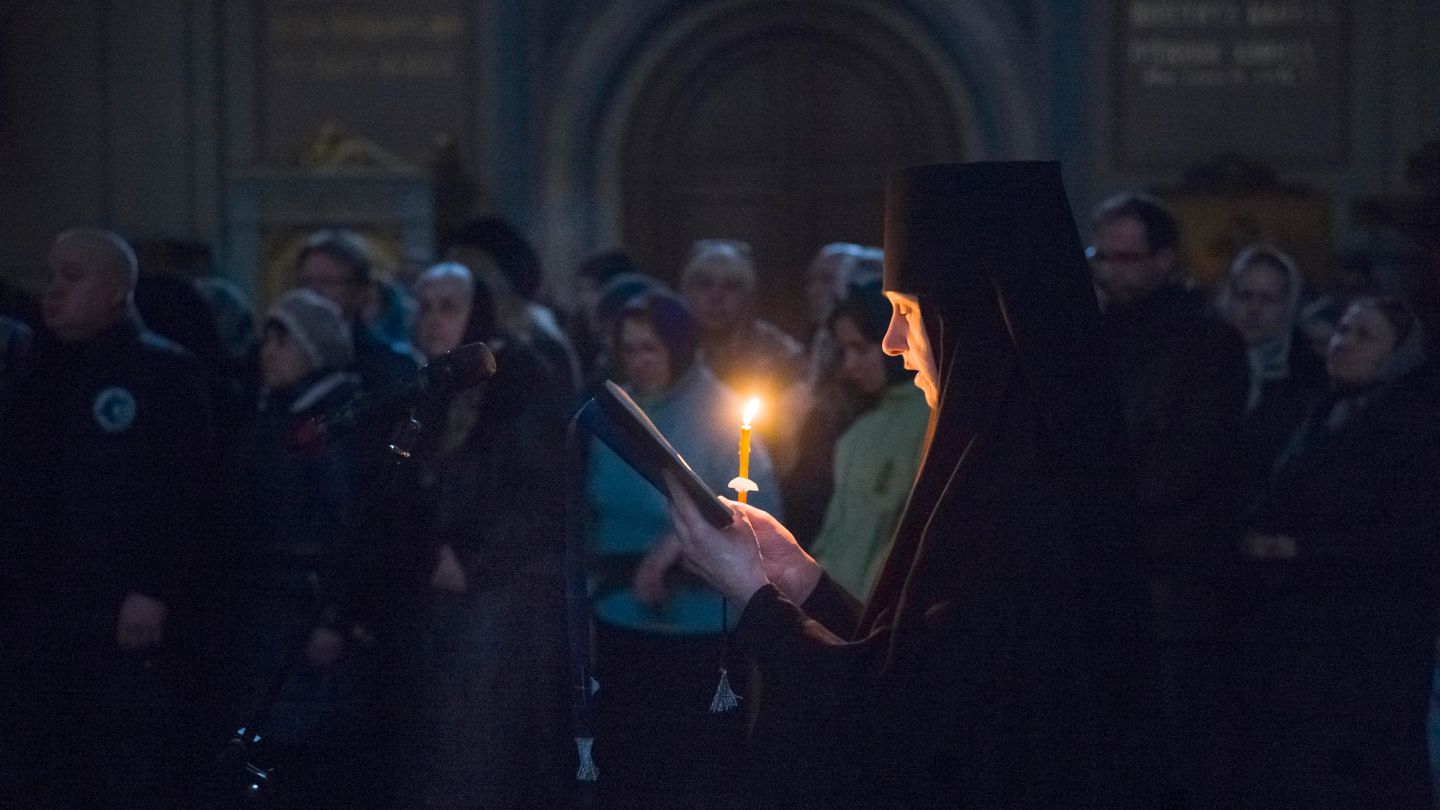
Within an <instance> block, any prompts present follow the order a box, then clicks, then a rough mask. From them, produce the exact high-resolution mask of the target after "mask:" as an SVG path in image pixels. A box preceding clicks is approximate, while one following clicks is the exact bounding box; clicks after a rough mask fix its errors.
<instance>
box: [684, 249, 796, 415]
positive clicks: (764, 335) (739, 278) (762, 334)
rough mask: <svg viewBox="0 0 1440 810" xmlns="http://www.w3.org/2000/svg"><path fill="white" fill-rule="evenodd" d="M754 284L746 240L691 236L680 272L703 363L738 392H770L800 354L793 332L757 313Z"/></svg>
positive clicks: (788, 379) (790, 375)
mask: <svg viewBox="0 0 1440 810" xmlns="http://www.w3.org/2000/svg"><path fill="white" fill-rule="evenodd" d="M755 286H756V278H755V264H754V262H753V261H752V260H751V257H750V246H749V245H747V244H745V243H744V242H736V241H733V240H728V239H702V240H700V241H698V242H696V243H695V245H694V247H693V248H692V249H691V252H690V260H689V261H688V262H686V264H685V269H684V271H683V272H682V273H681V276H680V292H681V294H682V295H684V296H685V300H686V302H687V303H689V304H690V308H691V309H692V310H693V311H694V313H695V319H696V320H697V321H698V322H699V323H700V348H701V353H702V357H703V358H704V360H705V363H706V365H708V366H709V367H710V370H711V371H713V372H714V373H715V376H716V377H719V378H720V379H721V381H723V382H724V383H725V384H726V385H729V386H730V387H731V388H732V389H734V390H735V391H736V393H739V394H740V395H742V396H748V395H749V394H751V393H752V392H768V393H770V395H771V396H772V397H774V396H778V395H779V394H780V393H781V392H783V391H784V390H785V389H786V388H787V387H788V386H789V385H790V384H791V383H792V382H794V381H795V380H796V378H797V377H798V376H799V374H800V369H801V366H802V364H803V363H804V354H803V351H802V349H801V348H800V344H798V343H796V342H795V339H794V338H792V337H790V336H789V335H787V334H785V333H784V332H782V331H780V329H779V328H778V327H776V326H775V325H774V324H771V323H769V322H767V321H763V320H760V318H759V317H757V316H756V314H755Z"/></svg>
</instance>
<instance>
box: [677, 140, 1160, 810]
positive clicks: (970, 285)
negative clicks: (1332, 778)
mask: <svg viewBox="0 0 1440 810" xmlns="http://www.w3.org/2000/svg"><path fill="white" fill-rule="evenodd" d="M1082 266H1083V257H1082V252H1081V247H1080V241H1079V238H1078V236H1077V235H1076V232H1075V230H1074V225H1073V222H1072V221H1071V218H1070V211H1069V206H1068V204H1067V202H1066V200H1065V195H1064V191H1063V186H1062V185H1061V181H1060V175H1059V168H1058V166H1057V165H1056V164H1053V163H980V164H959V165H946V166H927V167H918V168H915V169H909V170H905V171H903V172H900V173H898V174H897V175H895V176H892V178H891V182H890V186H889V188H888V192H887V209H886V227H885V279H884V285H885V291H886V293H887V297H889V298H890V300H891V303H892V305H893V307H894V315H893V317H892V320H891V323H890V329H889V331H888V332H887V334H886V336H885V340H884V346H885V348H886V351H887V352H888V353H891V354H898V355H901V356H902V357H904V358H905V361H906V365H907V366H909V367H912V368H915V369H916V371H917V373H916V385H918V386H919V387H920V389H921V390H922V391H924V392H925V395H926V399H927V401H928V402H929V403H930V405H931V407H932V409H933V411H934V414H935V415H934V418H933V420H932V430H931V435H930V439H929V443H928V446H927V450H926V453H925V457H924V460H923V461H922V466H921V471H920V474H919V477H918V478H917V480H916V482H915V486H914V489H913V491H912V493H911V496H910V500H909V503H908V505H907V507H906V510H905V513H904V515H903V516H902V517H901V520H900V524H899V528H898V529H897V531H896V534H895V539H894V542H893V544H892V546H891V550H890V553H889V556H888V558H887V560H886V563H885V565H884V567H883V570H882V573H881V574H880V579H879V581H878V582H877V583H876V586H875V588H874V590H873V591H872V594H871V596H870V599H869V600H868V601H867V602H866V604H865V605H863V606H861V605H858V604H856V603H855V602H854V600H853V599H851V598H849V596H848V595H847V594H845V593H844V591H843V590H841V589H839V588H837V587H836V586H835V585H834V583H833V582H831V581H830V580H829V579H828V578H827V577H825V576H824V573H823V571H821V570H820V569H819V568H818V567H817V566H816V565H815V564H814V561H813V560H811V559H810V558H809V557H808V556H807V555H806V554H804V552H803V551H801V550H800V548H799V546H798V545H796V544H795V542H794V538H793V537H791V536H790V535H789V533H788V531H786V530H785V529H784V527H783V526H780V525H779V524H778V523H777V522H776V521H774V520H773V519H772V518H770V517H769V516H767V515H766V514H765V513H763V512H761V511H759V510H756V509H753V508H749V507H748V506H741V505H738V504H736V505H733V508H734V509H735V513H736V522H735V523H734V524H733V525H732V526H730V527H729V528H727V529H725V530H717V529H714V528H713V527H711V526H710V525H709V524H708V523H706V522H705V521H704V520H703V518H701V517H700V516H699V513H698V511H697V510H696V509H695V506H694V504H693V502H691V501H689V500H688V498H687V496H685V495H684V494H683V492H682V491H679V490H675V489H673V488H672V495H671V497H672V500H673V501H674V502H675V511H676V519H675V524H676V528H677V531H678V532H679V533H680V535H681V538H682V542H683V543H684V551H685V555H686V557H687V559H688V560H689V561H690V563H691V564H692V565H693V566H694V567H695V568H696V569H697V570H699V571H701V572H702V573H703V574H704V575H705V576H706V577H707V578H708V579H709V580H710V581H711V582H712V583H714V584H715V585H716V587H718V588H719V589H720V590H721V591H722V592H724V593H727V594H728V595H729V596H730V597H731V598H732V599H733V600H734V601H735V603H736V604H737V605H742V606H743V613H742V615H741V618H740V624H739V627H738V628H737V637H738V638H739V639H740V641H741V643H742V644H743V646H744V647H745V649H747V651H749V652H750V653H751V654H752V655H753V656H754V658H755V660H756V662H757V665H758V667H759V672H760V677H761V682H762V687H761V694H760V696H759V702H760V704H761V705H760V706H759V707H758V712H757V714H756V721H755V744H756V750H757V754H758V756H757V762H758V763H760V764H761V767H762V768H763V773H764V776H765V777H766V778H765V779H764V780H763V785H764V788H765V793H764V795H762V796H761V797H760V798H759V799H758V802H759V803H760V804H761V805H762V806H777V807H778V806H805V807H977V808H979V807H985V808H989V807H1105V806H1127V807H1128V806H1145V802H1146V801H1147V799H1149V798H1150V797H1149V796H1147V795H1146V793H1145V791H1144V785H1145V784H1146V781H1147V779H1148V774H1149V769H1148V768H1147V767H1144V763H1143V762H1142V761H1141V759H1140V757H1139V755H1138V753H1137V752H1136V751H1134V750H1130V749H1128V748H1127V747H1128V746H1132V745H1136V744H1140V745H1143V744H1144V742H1143V741H1144V740H1145V739H1146V735H1145V734H1143V733H1138V732H1139V730H1140V728H1141V725H1142V724H1141V720H1142V715H1141V713H1140V707H1139V706H1138V705H1137V704H1136V703H1135V702H1134V701H1136V700H1137V698H1138V696H1139V695H1141V694H1143V693H1144V691H1145V690H1144V689H1143V687H1142V684H1143V671H1144V666H1143V658H1144V656H1143V650H1144V644H1143V640H1144V626H1145V621H1144V608H1145V604H1146V603H1145V599H1144V593H1143V588H1141V587H1140V586H1139V583H1138V582H1137V581H1136V578H1135V575H1134V574H1133V573H1128V572H1127V571H1126V570H1125V568H1126V566H1129V565H1132V564H1133V563H1132V561H1131V560H1130V559H1129V557H1130V556H1131V555H1132V554H1133V549H1131V548H1130V543H1129V537H1130V533H1129V532H1128V531H1127V530H1126V527H1125V519H1124V517H1125V516H1124V513H1123V511H1122V509H1121V508H1120V507H1121V506H1122V505H1123V503H1124V502H1123V496H1124V493H1125V487H1124V486H1123V476H1124V468H1123V465H1122V464H1121V463H1120V459H1119V458H1118V457H1117V454H1116V450H1115V448H1116V447H1117V446H1118V439H1119V428H1120V424H1119V420H1118V412H1117V409H1116V406H1115V403H1114V401H1113V400H1112V399H1111V396H1112V394H1111V387H1110V386H1109V385H1108V384H1107V383H1106V379H1107V377H1106V367H1105V362H1104V357H1103V354H1102V352H1101V348H1100V346H1099V345H1098V344H1097V343H1096V341H1095V335H1096V329H1095V324H1096V320H1097V317H1096V313H1095V305H1094V298H1093V296H1092V294H1091V291H1090V289H1089V285H1088V284H1087V282H1086V280H1085V278H1084V274H1083V272H1082ZM751 710H752V711H756V709H755V708H754V707H752V709H751Z"/></svg>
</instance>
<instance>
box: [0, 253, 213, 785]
mask: <svg viewBox="0 0 1440 810" xmlns="http://www.w3.org/2000/svg"><path fill="white" fill-rule="evenodd" d="M48 262H49V268H50V278H49V282H48V284H47V285H46V287H45V292H44V297H43V299H42V315H43V326H44V328H43V329H42V330H41V332H40V334H39V336H38V338H37V347H36V356H35V360H34V363H33V366H32V367H31V369H30V371H29V373H28V374H27V375H26V376H25V377H24V378H23V379H22V380H20V382H19V383H18V385H17V388H16V390H15V392H14V398H13V400H12V404H11V408H10V410H9V412H8V414H7V418H6V420H5V422H4V424H3V425H0V447H4V448H5V455H6V460H5V464H4V465H0V492H3V493H4V496H3V497H0V526H3V527H4V528H3V531H0V553H3V555H4V557H5V566H4V567H5V574H4V576H5V579H6V580H7V581H6V582H5V586H6V587H5V591H6V598H7V600H8V603H7V604H6V608H7V610H6V612H7V614H9V615H6V616H5V617H3V618H4V619H5V621H6V625H7V632H14V633H16V636H17V637H16V638H15V639H14V640H13V641H14V646H13V647H10V648H8V649H7V650H6V653H7V655H9V654H15V655H16V660H15V661H14V662H7V663H6V664H5V666H4V668H5V669H6V670H10V671H9V672H7V676H8V677H15V678H16V682H15V683H13V684H11V685H10V686H11V689H7V698H9V699H11V700H14V701H15V703H16V705H15V706H14V707H13V709H14V711H13V712H5V715H6V716H5V718H4V720H3V722H5V723H15V724H17V725H18V726H20V727H19V728H17V729H14V731H15V732H16V733H17V734H18V735H19V736H18V739H22V740H27V741H28V742H27V744H26V745H24V746H23V747H21V748H20V750H18V751H17V752H14V753H15V754H16V755H17V756H19V757H20V761H19V768H18V773H17V774H16V776H17V777H18V780H19V781H18V782H10V783H8V784H7V785H5V786H3V787H0V791H5V790H16V791H18V792H19V796H17V797H16V798H17V799H18V800H19V802H20V803H19V804H10V805H9V806H41V805H43V806H73V807H79V806H100V805H99V804H96V803H97V802H99V803H103V804H104V805H105V806H111V805H110V803H112V802H113V803H114V804H115V805H116V806H120V805H123V806H159V805H161V804H162V803H164V802H168V801H171V800H173V799H174V798H175V795H176V794H175V793H174V792H173V781H174V774H175V773H176V771H177V765H176V763H175V761H174V760H173V756H172V754H173V748H172V747H171V746H173V744H174V742H175V740H174V738H173V734H174V731H175V729H176V726H177V724H176V723H175V721H174V718H173V717H172V716H170V714H169V712H170V711H171V710H172V709H173V708H174V706H175V700H174V697H175V695H174V692H173V690H174V687H175V685H176V681H175V677H174V676H175V671H174V669H175V666H176V664H177V663H178V661H179V660H180V658H179V657H178V656H177V642H178V639H179V637H180V636H182V635H183V633H182V632H179V631H180V630H181V629H182V628H184V627H186V626H187V624H188V622H187V620H188V619H189V618H190V616H191V611H190V610H189V607H190V605H191V604H192V603H193V601H194V595H195V590H196V583H195V582H194V579H193V578H194V569H193V567H191V566H190V563H191V562H193V561H194V559H195V555H196V550H197V548H198V546H199V545H200V542H201V540H202V538H203V537H205V535H206V528H205V526H204V525H202V524H200V522H199V521H198V520H197V517H198V513H199V510H198V505H199V502H200V499H201V497H202V491H201V490H202V487H203V482H204V481H205V480H206V479H207V470H209V469H210V468H211V466H212V459H211V458H210V457H209V455H210V454H209V451H210V448H211V447H212V443H213V436H212V431H211V426H210V422H209V415H210V413H211V411H210V404H209V402H208V398H207V395H206V388H205V385H204V382H203V379H202V377H201V374H200V372H199V370H198V368H197V366H196V365H195V363H194V361H193V359H192V358H191V357H190V356H189V355H188V354H186V353H185V352H184V351H183V350H182V349H180V348H179V347H177V346H175V345H174V344H172V343H170V342H168V341H166V340H164V339H163V338H160V337H158V336H156V335H154V334H153V333H151V332H149V331H148V330H146V329H145V327H144V325H143V324H142V323H141V321H140V319H139V316H138V315H137V314H136V310H135V303H134V290H135V281H136V276H137V268H136V261H135V254H134V253H133V252H131V249H130V247H129V246H128V245H127V244H126V243H125V242H124V241H123V240H122V239H121V238H120V237H118V236H116V235H115V234H113V233H111V232H109V231H104V230H99V229H95V228H77V229H74V230H69V231H66V232H64V233H62V234H60V236H59V237H57V238H56V239H55V242H54V243H53V245H52V246H51V248H50V253H49V257H48ZM12 667H13V669H12ZM0 736H10V735H9V734H8V733H3V732H0ZM12 739H14V737H12ZM0 798H3V795H0ZM0 803H3V802H0Z"/></svg>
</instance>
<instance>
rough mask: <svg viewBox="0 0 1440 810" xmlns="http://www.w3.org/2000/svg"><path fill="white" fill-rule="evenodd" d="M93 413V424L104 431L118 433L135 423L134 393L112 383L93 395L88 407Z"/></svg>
mask: <svg viewBox="0 0 1440 810" xmlns="http://www.w3.org/2000/svg"><path fill="white" fill-rule="evenodd" d="M90 411H91V413H93V414H94V415H95V424H97V425H99V426H100V429H101V430H103V431H105V432H106V433H120V432H121V431H124V430H127V429H129V427H130V426H131V425H133V424H135V411H136V407H135V395H134V394H132V393H130V392H129V391H128V390H126V389H124V388H121V387H119V386H118V385H112V386H110V387H109V388H106V389H105V390H103V391H101V392H100V394H99V395H98V396H96V397H95V405H94V406H93V407H92V408H91V409H90Z"/></svg>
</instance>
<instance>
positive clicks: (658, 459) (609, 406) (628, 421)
mask: <svg viewBox="0 0 1440 810" xmlns="http://www.w3.org/2000/svg"><path fill="white" fill-rule="evenodd" d="M576 419H577V420H578V421H579V423H580V425H581V426H582V427H584V428H585V429H586V430H588V431H590V433H591V434H592V435H594V436H595V438H597V439H599V440H600V441H602V442H604V443H605V445H606V446H607V447H609V448H610V449H611V450H613V451H615V455H617V456H619V457H620V458H621V459H622V460H623V461H624V462H625V463H626V464H629V465H630V466H631V467H632V468H633V469H634V470H635V472H638V473H640V475H641V476H642V477H644V479H645V480H646V481H649V482H650V483H651V485H652V486H654V487H655V488H656V489H658V490H660V493H661V494H662V495H667V497H668V494H667V493H666V492H665V478H664V477H663V473H664V472H665V471H667V470H668V471H669V472H670V474H671V475H672V476H674V478H675V480H676V481H679V482H680V486H681V487H682V488H684V489H685V491H686V492H688V493H690V497H691V498H692V499H694V501H695V504H696V505H697V506H698V507H700V514H702V515H704V517H705V519H706V520H707V521H709V523H710V525H712V526H715V527H716V528H720V529H723V528H725V527H726V526H729V525H730V524H731V522H733V521H734V515H733V514H732V513H731V511H730V507H728V506H726V505H725V504H723V503H721V502H720V498H719V497H718V496H717V495H716V494H715V492H714V491H713V490H711V489H710V487H709V486H707V485H706V484H705V482H704V481H702V480H700V476H698V475H696V474H695V471H694V470H692V469H690V465H689V464H686V463H685V459H684V458H681V456H680V454H679V453H677V452H675V448H674V447H672V446H671V445H670V442H669V440H667V439H666V438H665V436H664V434H662V433H661V432H660V430H659V429H658V428H656V427H655V423H654V422H651V421H650V417H648V416H646V415H645V412H644V411H642V410H640V406H639V405H636V404H635V400H633V399H631V398H630V395H629V394H627V393H625V390H624V389H622V388H621V387H620V386H618V385H616V384H615V383H613V382H611V381H610V380H606V381H605V384H604V386H602V387H601V389H600V391H599V393H597V394H596V395H595V396H593V397H591V398H590V401H589V402H586V403H585V404H584V406H582V407H581V408H580V413H579V414H578V415H577V417H576Z"/></svg>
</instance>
